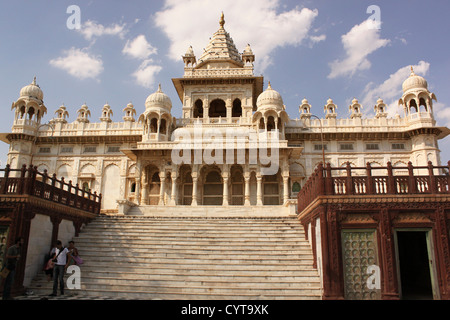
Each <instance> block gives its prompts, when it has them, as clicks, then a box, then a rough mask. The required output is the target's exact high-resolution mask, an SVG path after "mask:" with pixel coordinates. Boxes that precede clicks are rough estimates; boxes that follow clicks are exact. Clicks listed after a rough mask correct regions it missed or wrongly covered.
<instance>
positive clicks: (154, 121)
mask: <svg viewBox="0 0 450 320" xmlns="http://www.w3.org/2000/svg"><path fill="white" fill-rule="evenodd" d="M156 132H158V120H157V119H156V118H153V119H152V120H151V121H150V133H156Z"/></svg>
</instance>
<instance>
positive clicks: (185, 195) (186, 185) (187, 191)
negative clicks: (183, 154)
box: [179, 165, 193, 206]
mask: <svg viewBox="0 0 450 320" xmlns="http://www.w3.org/2000/svg"><path fill="white" fill-rule="evenodd" d="M180 181H181V185H180V189H179V191H180V192H179V195H180V203H181V205H183V206H190V205H191V204H192V190H193V188H192V186H193V182H192V172H191V167H190V166H188V165H182V166H181V168H180Z"/></svg>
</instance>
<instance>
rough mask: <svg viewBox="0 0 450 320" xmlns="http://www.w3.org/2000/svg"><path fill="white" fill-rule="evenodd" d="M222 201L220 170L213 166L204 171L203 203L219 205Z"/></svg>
mask: <svg viewBox="0 0 450 320" xmlns="http://www.w3.org/2000/svg"><path fill="white" fill-rule="evenodd" d="M222 203H223V181H222V176H221V174H220V170H219V169H216V168H213V169H209V170H206V171H205V175H204V183H203V205H205V206H221V205H222Z"/></svg>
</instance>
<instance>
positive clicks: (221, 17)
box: [219, 11, 225, 28]
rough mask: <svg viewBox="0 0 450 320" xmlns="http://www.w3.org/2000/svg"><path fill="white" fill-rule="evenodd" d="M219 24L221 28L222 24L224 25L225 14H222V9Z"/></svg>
mask: <svg viewBox="0 0 450 320" xmlns="http://www.w3.org/2000/svg"><path fill="white" fill-rule="evenodd" d="M219 24H220V27H221V28H223V26H224V25H225V15H224V14H223V11H222V15H221V16H220V22H219Z"/></svg>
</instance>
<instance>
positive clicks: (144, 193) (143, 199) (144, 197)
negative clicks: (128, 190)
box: [141, 181, 148, 205]
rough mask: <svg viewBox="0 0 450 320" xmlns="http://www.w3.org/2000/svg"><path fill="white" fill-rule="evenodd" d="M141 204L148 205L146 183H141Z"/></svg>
mask: <svg viewBox="0 0 450 320" xmlns="http://www.w3.org/2000/svg"><path fill="white" fill-rule="evenodd" d="M141 203H142V204H143V205H147V204H148V183H147V182H146V181H144V182H143V183H142V193H141Z"/></svg>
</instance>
